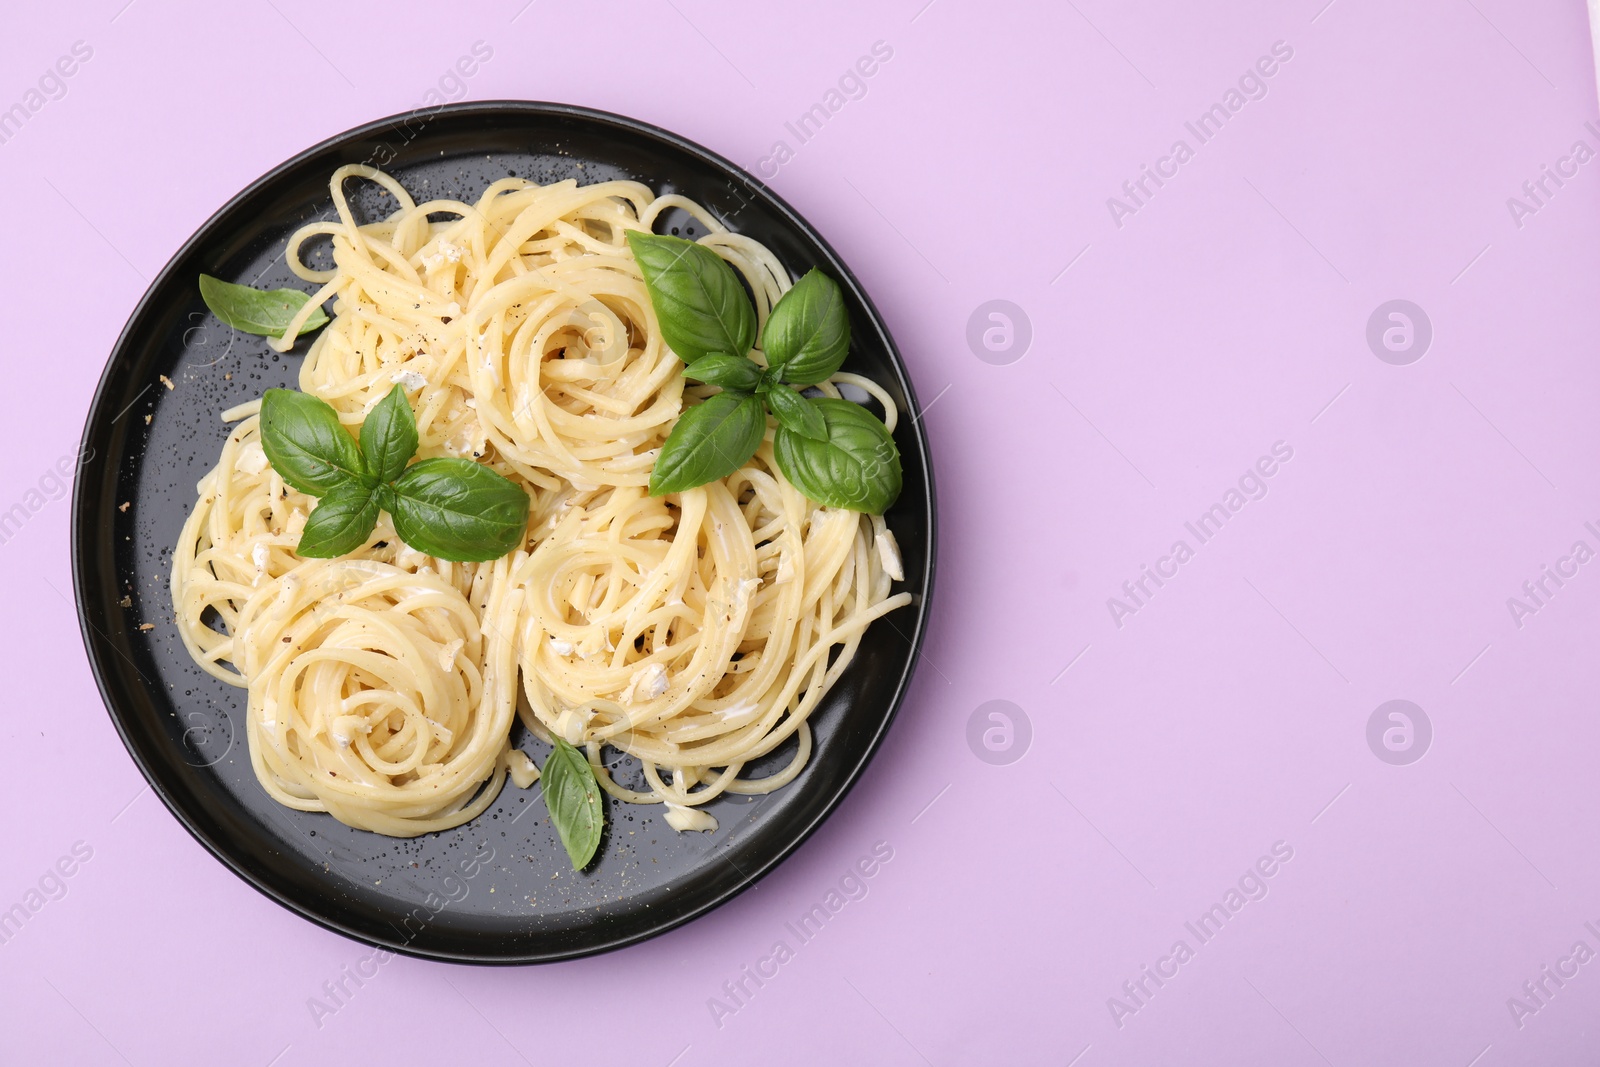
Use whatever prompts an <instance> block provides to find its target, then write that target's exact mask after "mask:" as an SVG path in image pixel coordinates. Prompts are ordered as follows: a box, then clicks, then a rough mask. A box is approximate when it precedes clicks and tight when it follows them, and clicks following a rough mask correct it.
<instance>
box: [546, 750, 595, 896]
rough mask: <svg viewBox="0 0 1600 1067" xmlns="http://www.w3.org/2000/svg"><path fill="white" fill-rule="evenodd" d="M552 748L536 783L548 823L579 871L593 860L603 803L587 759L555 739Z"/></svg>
mask: <svg viewBox="0 0 1600 1067" xmlns="http://www.w3.org/2000/svg"><path fill="white" fill-rule="evenodd" d="M555 743H556V747H555V748H554V749H553V750H552V751H551V753H550V758H549V759H547V760H545V761H544V768H543V769H542V770H541V771H540V772H539V784H540V786H541V788H543V790H544V803H545V807H547V808H549V809H550V821H551V822H553V823H555V825H556V833H558V834H560V835H561V843H562V844H563V845H565V846H566V849H567V857H568V858H569V859H571V860H572V869H573V870H575V871H581V870H583V869H584V868H585V867H587V866H589V861H590V860H592V859H594V854H595V850H597V849H598V848H599V847H600V835H601V833H602V832H603V831H604V829H605V825H606V809H605V804H604V802H603V801H602V800H601V798H600V783H599V782H597V781H595V777H594V768H593V767H591V766H590V765H589V760H588V757H586V756H585V755H584V754H583V753H582V752H579V751H578V750H577V749H575V748H573V747H572V746H571V745H569V744H567V742H566V741H565V740H563V739H562V738H561V737H559V736H557V737H555Z"/></svg>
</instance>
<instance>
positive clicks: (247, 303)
mask: <svg viewBox="0 0 1600 1067" xmlns="http://www.w3.org/2000/svg"><path fill="white" fill-rule="evenodd" d="M200 298H201V299H202V300H204V301H205V302H206V307H208V308H210V309H211V314H213V315H215V316H216V317H217V318H219V319H221V320H222V321H223V322H225V323H227V324H228V325H229V326H232V327H233V328H234V329H236V330H243V331H244V332H245V333H258V334H261V335H263V336H266V337H278V336H281V335H282V333H283V331H284V330H287V329H288V328H289V323H290V322H292V321H293V320H294V317H295V316H296V315H298V314H299V313H300V309H301V308H302V307H304V306H305V303H306V301H307V300H310V299H311V294H310V293H303V292H301V291H300V290H299V289H265V290H263V289H252V288H251V287H250V286H248V285H235V284H234V283H233V282H225V281H223V280H222V279H221V278H213V277H212V276H211V275H209V274H202V275H200ZM327 324H328V313H327V312H325V311H323V310H322V309H321V308H317V309H315V310H314V311H312V312H311V314H310V315H307V316H306V321H305V323H304V324H302V325H301V327H300V333H310V332H311V331H312V330H316V329H320V328H321V327H323V326H326V325H327ZM297 336H298V335H297Z"/></svg>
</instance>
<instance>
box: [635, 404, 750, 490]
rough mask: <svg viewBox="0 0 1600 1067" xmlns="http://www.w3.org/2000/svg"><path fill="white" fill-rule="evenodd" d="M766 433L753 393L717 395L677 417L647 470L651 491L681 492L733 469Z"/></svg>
mask: <svg viewBox="0 0 1600 1067" xmlns="http://www.w3.org/2000/svg"><path fill="white" fill-rule="evenodd" d="M766 433H767V413H766V409H765V408H763V407H762V406H761V401H760V400H758V399H756V398H755V397H753V396H740V395H738V394H736V393H718V394H717V395H716V396H713V397H709V398H707V399H706V400H704V401H702V402H701V403H699V404H697V405H696V406H694V407H692V408H689V409H688V410H687V411H685V412H684V413H683V414H682V415H680V416H678V424H677V425H676V426H674V427H673V428H672V432H671V433H670V434H668V435H667V440H666V443H665V444H663V445H662V446H661V454H660V455H659V456H657V457H656V466H655V470H653V471H651V472H650V495H651V496H661V495H662V494H663V493H681V492H683V491H684V490H685V489H693V488H694V487H695V486H697V485H705V484H706V483H707V482H712V481H716V480H717V479H718V478H721V477H724V476H725V475H729V474H732V473H733V472H734V471H736V470H738V469H739V467H740V466H741V465H742V464H743V463H744V461H745V460H747V459H749V458H750V457H751V456H753V455H755V451H756V449H758V448H760V447H761V439H762V438H763V437H764V436H766Z"/></svg>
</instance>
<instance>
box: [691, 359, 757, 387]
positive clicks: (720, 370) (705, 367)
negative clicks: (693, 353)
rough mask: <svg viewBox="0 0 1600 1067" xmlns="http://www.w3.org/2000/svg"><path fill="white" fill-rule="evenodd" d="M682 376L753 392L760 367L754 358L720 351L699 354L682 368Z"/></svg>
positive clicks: (709, 383) (708, 383)
mask: <svg viewBox="0 0 1600 1067" xmlns="http://www.w3.org/2000/svg"><path fill="white" fill-rule="evenodd" d="M683 376H684V377H685V378H688V379H689V380H690V381H696V382H705V383H706V384H707V385H720V386H722V388H724V389H732V390H734V391H736V392H740V393H753V392H755V391H756V387H757V386H759V385H760V384H761V368H760V367H759V366H757V365H756V363H755V361H754V360H752V359H750V358H749V357H747V356H729V355H725V354H722V353H713V354H712V355H709V356H701V357H700V358H699V359H697V360H695V361H694V362H693V363H691V364H689V365H688V366H687V367H685V368H683Z"/></svg>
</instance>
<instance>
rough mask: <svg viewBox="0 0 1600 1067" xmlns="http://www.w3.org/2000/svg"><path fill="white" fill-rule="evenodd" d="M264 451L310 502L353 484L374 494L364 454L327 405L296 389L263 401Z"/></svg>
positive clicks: (272, 391) (274, 392) (270, 391)
mask: <svg viewBox="0 0 1600 1067" xmlns="http://www.w3.org/2000/svg"><path fill="white" fill-rule="evenodd" d="M261 449H262V451H264V452H265V453H266V454H267V460H268V462H270V463H271V464H272V469H273V470H275V471H277V472H278V474H279V475H280V476H281V477H282V478H283V480H284V481H286V482H288V483H289V484H290V485H292V486H294V487H295V488H296V489H298V490H300V491H301V492H302V493H310V494H311V495H312V496H321V495H322V494H323V493H326V492H329V491H330V490H333V489H337V488H338V487H339V486H341V485H345V484H348V483H351V482H354V483H356V484H359V485H364V486H366V487H368V488H371V487H372V486H373V485H375V484H377V479H375V478H373V477H372V475H371V474H369V473H367V466H366V464H365V463H364V462H363V461H362V459H361V450H360V449H358V448H357V447H356V443H355V440H354V439H353V438H352V437H351V436H350V433H349V431H347V430H346V429H345V428H344V426H342V425H341V424H340V422H339V413H338V412H336V411H334V410H333V407H332V406H331V405H330V404H328V403H327V402H326V401H324V400H319V399H318V398H317V397H314V396H311V395H310V394H308V393H301V392H296V391H295V390H293V389H268V390H267V392H266V395H264V396H263V397H262V398H261Z"/></svg>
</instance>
